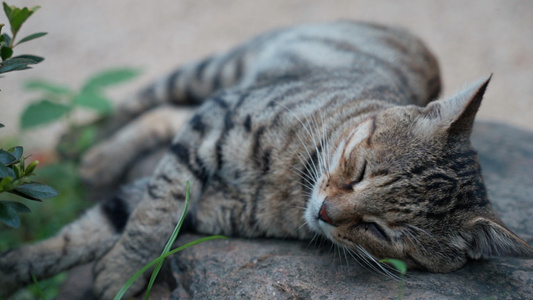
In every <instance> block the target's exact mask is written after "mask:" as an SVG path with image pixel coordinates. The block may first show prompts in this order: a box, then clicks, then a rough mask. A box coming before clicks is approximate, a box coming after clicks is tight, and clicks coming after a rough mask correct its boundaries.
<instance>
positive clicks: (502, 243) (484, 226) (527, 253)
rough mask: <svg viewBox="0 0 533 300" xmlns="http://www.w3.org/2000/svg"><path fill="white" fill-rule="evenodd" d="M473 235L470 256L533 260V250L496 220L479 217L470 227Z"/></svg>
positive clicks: (469, 250)
mask: <svg viewBox="0 0 533 300" xmlns="http://www.w3.org/2000/svg"><path fill="white" fill-rule="evenodd" d="M468 227H469V230H470V234H471V240H470V247H469V249H468V256H469V257H470V258H473V259H479V258H489V257H498V256H505V257H517V258H533V248H531V247H530V246H529V245H528V244H527V243H526V242H525V241H523V240H522V239H521V238H519V237H518V236H516V234H514V233H512V232H511V231H510V230H509V229H507V228H505V226H503V225H501V224H500V223H499V222H496V221H494V220H491V219H488V218H484V217H478V218H476V219H474V220H473V221H472V222H471V223H470V225H469V226H468Z"/></svg>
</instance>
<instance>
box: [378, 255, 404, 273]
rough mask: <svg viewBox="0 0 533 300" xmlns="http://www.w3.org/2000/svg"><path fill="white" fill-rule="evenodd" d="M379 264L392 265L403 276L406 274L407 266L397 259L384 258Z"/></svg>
mask: <svg viewBox="0 0 533 300" xmlns="http://www.w3.org/2000/svg"><path fill="white" fill-rule="evenodd" d="M379 262H380V263H387V264H390V265H392V266H393V267H394V268H395V269H396V270H397V271H398V272H400V274H402V275H405V273H406V272H407V265H406V264H405V263H404V262H403V261H401V260H399V259H394V258H384V259H382V260H380V261H379Z"/></svg>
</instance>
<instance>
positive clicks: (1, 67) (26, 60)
mask: <svg viewBox="0 0 533 300" xmlns="http://www.w3.org/2000/svg"><path fill="white" fill-rule="evenodd" d="M3 6H4V12H5V14H6V16H7V20H8V21H9V25H10V26H11V36H10V35H9V34H7V33H3V34H2V35H0V59H1V62H0V73H6V72H11V71H20V70H26V69H30V67H29V65H32V64H38V63H40V62H41V61H43V60H44V59H43V58H42V57H39V56H35V55H19V56H15V57H13V49H14V48H15V47H16V46H18V45H20V44H22V43H25V42H28V41H31V40H33V39H36V38H39V37H42V36H45V35H46V32H38V33H34V34H31V35H29V36H27V37H25V38H23V39H21V40H20V41H18V42H17V41H16V37H17V34H18V33H19V30H20V28H21V26H22V24H24V22H26V20H27V19H28V18H29V17H30V16H31V15H32V14H33V13H34V12H35V11H37V10H38V9H39V6H35V7H33V8H27V7H23V8H18V7H16V6H10V5H7V4H6V3H5V2H3ZM3 27H4V24H0V31H1V30H2V29H3Z"/></svg>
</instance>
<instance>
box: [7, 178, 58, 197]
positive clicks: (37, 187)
mask: <svg viewBox="0 0 533 300" xmlns="http://www.w3.org/2000/svg"><path fill="white" fill-rule="evenodd" d="M15 194H17V195H19V196H22V197H25V198H28V199H31V200H43V199H48V198H52V197H55V196H57V195H59V193H58V192H57V191H56V190H54V189H53V188H52V187H50V186H48V185H45V184H40V183H36V182H34V183H27V184H23V185H21V186H19V187H17V188H16V189H15Z"/></svg>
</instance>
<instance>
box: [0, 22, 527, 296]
mask: <svg viewBox="0 0 533 300" xmlns="http://www.w3.org/2000/svg"><path fill="white" fill-rule="evenodd" d="M489 80H490V77H486V78H483V79H481V80H479V81H477V82H475V83H474V84H472V85H470V86H469V87H467V88H466V89H464V90H463V91H461V92H459V93H458V94H457V95H455V96H453V97H451V98H449V99H442V100H437V101H433V100H435V99H436V97H437V96H438V94H439V90H440V78H439V70H438V65H437V61H436V60H435V58H434V56H433V55H432V54H431V53H430V52H429V51H428V50H427V49H426V47H425V46H424V45H423V44H422V43H421V42H420V41H419V40H418V39H417V38H416V37H413V36H412V35H411V34H409V33H408V32H406V31H404V30H400V29H395V28H389V27H384V26H380V25H374V24H367V23H356V22H336V23H328V24H317V25H305V26H298V27H293V28H288V29H285V30H279V31H274V32H270V33H267V34H264V35H261V36H259V37H258V38H255V39H253V40H252V41H250V42H248V43H246V44H244V45H242V46H240V47H237V48H235V49H233V50H231V51H229V52H227V53H225V54H222V55H215V56H212V57H209V58H207V59H205V60H203V61H200V62H198V63H194V64H191V65H187V66H184V67H182V68H180V69H178V70H177V71H175V72H173V73H172V74H170V76H167V77H164V78H162V79H161V80H159V81H157V82H156V83H154V84H153V85H152V86H150V87H148V88H147V89H146V90H144V91H143V92H142V93H140V94H139V95H138V96H136V97H132V99H129V100H128V101H127V102H125V103H123V104H122V105H121V106H120V107H119V109H118V111H119V113H118V114H117V116H116V120H118V121H117V123H127V124H128V125H127V126H124V127H123V128H121V129H120V130H117V131H116V132H115V133H114V134H112V135H111V136H110V137H109V138H107V139H106V140H105V141H104V142H103V143H102V144H101V145H99V146H98V147H96V148H95V149H94V150H92V152H91V153H89V154H88V155H87V157H86V158H85V163H84V167H83V169H82V171H83V173H84V174H85V176H86V177H87V178H90V179H92V181H93V183H94V184H99V183H102V182H111V181H113V180H115V179H116V178H119V177H120V175H121V173H122V172H123V171H124V170H127V169H128V168H129V167H130V166H131V165H133V164H135V163H136V159H137V158H138V157H139V155H140V154H142V153H146V152H147V151H150V150H153V149H156V148H158V147H159V146H160V145H162V144H164V143H168V144H169V146H168V150H167V152H166V153H165V155H164V157H163V158H162V159H161V161H160V162H159V164H158V165H157V167H156V169H155V171H154V172H153V175H152V176H151V177H150V178H148V179H140V180H137V181H136V182H135V183H133V184H131V185H129V186H128V187H126V188H125V189H124V191H123V192H122V193H119V194H118V195H117V196H115V197H114V198H112V199H111V200H108V201H103V202H102V203H101V204H99V205H97V206H96V207H94V208H92V209H91V210H89V211H87V212H86V213H85V214H84V215H83V216H82V217H81V218H80V219H78V220H77V221H75V222H74V223H72V224H70V225H68V226H66V227H65V228H64V229H63V230H62V231H61V232H59V234H58V235H56V236H55V237H52V238H50V239H48V240H45V241H43V242H40V243H37V244H35V245H28V246H23V247H21V248H18V249H15V250H12V251H8V252H6V253H3V254H2V255H1V256H0V294H1V295H7V294H9V293H10V292H12V291H13V290H14V289H15V288H16V287H18V286H21V285H24V284H27V283H29V282H30V280H31V279H30V274H31V273H33V274H35V276H36V277H37V278H44V277H47V276H51V275H53V274H56V273H57V272H59V271H61V270H64V269H68V268H70V267H73V266H75V265H79V264H82V263H85V262H88V261H97V263H96V264H95V268H94V272H95V279H94V292H95V294H96V295H97V297H98V298H100V299H109V298H112V297H113V296H114V295H115V293H116V292H117V291H118V290H119V288H120V287H121V286H122V285H123V283H124V282H125V281H126V280H127V279H128V278H129V277H130V276H131V275H133V274H134V273H135V272H136V271H137V270H139V269H140V268H141V267H142V266H143V265H144V264H146V263H147V262H148V261H150V260H152V259H154V258H155V257H157V256H158V254H159V253H160V252H161V250H162V248H163V246H164V244H165V242H166V241H167V239H168V237H169V236H170V234H171V232H172V230H173V228H174V226H175V224H176V223H177V221H178V218H179V216H180V214H181V213H182V210H183V206H184V199H185V186H186V182H187V181H190V194H191V203H192V204H191V208H190V210H189V211H188V212H187V224H188V227H189V229H191V230H195V231H197V232H200V233H205V234H224V235H228V236H242V237H250V238H253V237H272V238H296V239H313V238H314V237H315V236H316V235H320V236H324V237H326V238H327V239H329V240H331V241H332V242H333V243H334V244H336V245H338V246H339V247H342V248H344V249H346V250H349V251H352V252H354V253H357V254H359V255H362V256H364V257H365V258H367V259H372V260H377V259H379V258H397V259H401V260H403V261H405V262H406V263H407V264H408V266H409V267H411V268H419V269H425V270H427V271H431V272H450V271H453V270H456V269H458V268H460V267H461V266H463V265H464V264H465V263H466V261H467V260H468V259H480V258H486V257H493V256H512V257H522V258H532V257H533V249H532V248H531V247H530V246H528V244H527V243H526V242H524V241H523V240H521V239H520V238H518V237H517V236H516V235H515V234H513V233H512V232H511V231H509V229H507V228H506V227H505V225H503V224H502V222H501V221H500V219H499V218H498V217H497V216H496V215H495V213H494V212H493V210H492V208H491V204H490V202H489V199H488V198H487V192H486V189H485V186H484V182H483V179H482V177H481V171H480V166H479V162H478V158H477V156H476V152H475V151H474V150H473V149H472V145H471V143H470V141H469V136H470V133H471V131H472V125H473V122H474V117H475V115H476V112H477V110H478V108H479V106H480V104H481V99H482V97H483V93H484V92H485V90H486V88H487V85H488V83H489ZM432 101H433V102H432ZM192 105H199V107H198V108H197V109H196V111H195V112H194V114H193V115H192V117H191V118H190V119H189V121H188V122H187V123H182V121H181V120H182V119H183V118H182V116H179V114H181V112H180V111H179V109H181V108H185V107H190V106H192ZM189 109H190V108H189ZM178 127H180V128H179V130H178ZM176 131H177V132H178V133H177V135H175V137H174V138H172V136H174V133H175V132H176ZM144 285H145V279H140V280H138V281H137V282H136V284H135V285H134V286H133V288H132V289H130V293H134V292H136V291H139V290H141V289H142V288H143V287H144Z"/></svg>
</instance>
